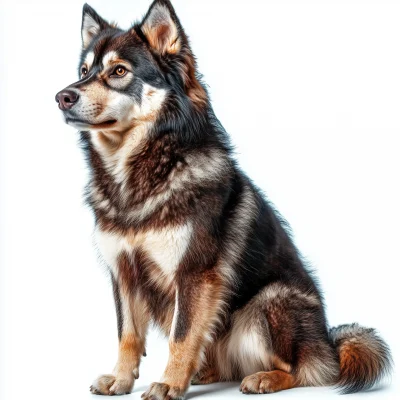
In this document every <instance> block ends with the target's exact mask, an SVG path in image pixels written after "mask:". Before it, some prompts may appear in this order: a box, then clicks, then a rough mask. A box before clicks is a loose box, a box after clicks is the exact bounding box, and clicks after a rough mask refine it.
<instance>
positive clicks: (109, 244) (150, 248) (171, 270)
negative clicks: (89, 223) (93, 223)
mask: <svg viewBox="0 0 400 400" xmlns="http://www.w3.org/2000/svg"><path fill="white" fill-rule="evenodd" d="M191 236H192V225H191V224H190V223H186V224H184V225H179V226H174V227H166V228H163V229H159V230H147V231H142V232H137V233H132V232H130V233H127V234H125V235H122V234H119V233H115V232H109V231H103V230H101V229H99V227H97V228H96V230H95V240H96V245H97V248H98V250H99V252H100V255H101V257H102V259H103V260H104V262H105V263H106V264H107V266H108V267H109V268H110V269H111V271H112V273H113V274H114V276H115V277H118V275H119V269H120V265H119V263H120V262H121V259H122V257H123V256H125V259H128V260H130V261H131V262H130V263H129V268H141V266H140V265H137V263H135V262H134V260H135V254H137V253H138V252H140V253H141V254H142V255H143V256H144V258H145V259H146V260H149V261H151V262H152V263H153V264H155V265H156V266H157V271H158V273H159V275H163V276H164V277H165V278H169V279H171V280H172V279H173V277H174V275H175V272H176V270H177V269H178V267H179V265H180V263H181V262H182V260H183V258H184V256H185V254H186V252H187V249H188V247H189V243H190V240H191ZM152 278H153V279H156V278H157V277H154V276H153V277H152Z"/></svg>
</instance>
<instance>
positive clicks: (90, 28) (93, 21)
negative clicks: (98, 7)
mask: <svg viewBox="0 0 400 400" xmlns="http://www.w3.org/2000/svg"><path fill="white" fill-rule="evenodd" d="M109 27H110V24H109V23H108V22H107V21H105V20H104V19H103V18H101V17H100V15H99V14H97V12H96V11H95V10H94V9H93V8H92V7H90V6H89V4H87V3H85V5H84V6H83V10H82V31H81V32H82V47H83V49H86V48H87V47H88V46H89V44H90V42H91V41H92V40H93V38H94V37H95V36H97V35H98V34H99V33H100V32H101V31H102V30H104V29H107V28H109Z"/></svg>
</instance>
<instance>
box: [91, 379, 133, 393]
mask: <svg viewBox="0 0 400 400" xmlns="http://www.w3.org/2000/svg"><path fill="white" fill-rule="evenodd" d="M133 384H134V380H133V379H127V378H118V377H115V376H114V375H101V376H99V377H98V378H97V379H96V380H95V381H94V382H93V384H92V386H90V391H91V392H92V393H93V394H102V395H108V396H113V395H120V394H129V393H131V391H132V388H133Z"/></svg>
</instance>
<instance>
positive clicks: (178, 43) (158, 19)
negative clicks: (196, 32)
mask: <svg viewBox="0 0 400 400" xmlns="http://www.w3.org/2000/svg"><path fill="white" fill-rule="evenodd" d="M140 28H141V31H142V32H143V34H144V36H145V37H146V38H147V41H148V42H149V45H150V47H151V48H152V49H153V50H155V51H156V52H157V53H159V54H162V55H165V54H176V53H179V51H180V50H181V48H182V46H184V45H185V44H186V43H183V42H185V41H186V40H185V35H184V33H183V30H182V27H181V25H180V23H179V20H178V17H177V16H176V14H175V11H174V9H173V7H172V4H171V3H170V1H169V0H155V1H154V2H153V3H152V5H151V6H150V8H149V11H148V12H147V14H146V15H145V17H144V18H143V21H142V23H141V24H140Z"/></svg>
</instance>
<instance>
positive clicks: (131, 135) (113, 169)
mask: <svg viewBox="0 0 400 400" xmlns="http://www.w3.org/2000/svg"><path fill="white" fill-rule="evenodd" d="M151 126H152V124H151V123H150V122H140V123H139V124H136V125H135V126H133V127H130V128H128V129H126V130H125V131H123V132H119V131H118V132H117V131H112V130H107V131H94V132H90V138H91V142H92V145H93V148H94V150H95V151H96V152H97V153H98V154H99V156H100V158H101V160H102V162H103V165H104V169H105V170H106V171H107V172H108V173H109V174H110V175H111V176H112V177H113V178H114V179H115V182H116V183H121V184H122V183H124V182H125V181H126V179H127V178H128V163H129V160H130V159H132V158H133V157H134V156H135V154H137V153H138V152H139V151H140V149H141V148H142V147H143V146H144V144H145V142H146V139H147V138H148V133H149V131H150V129H151Z"/></svg>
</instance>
